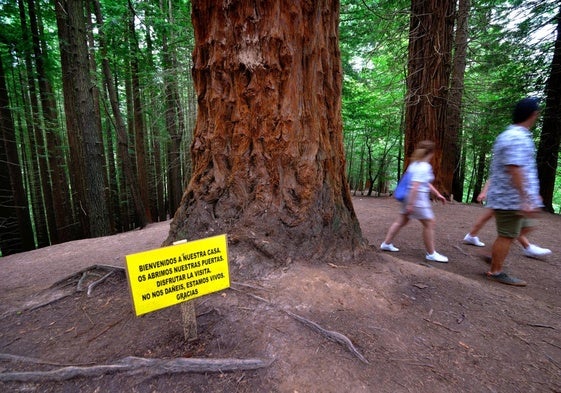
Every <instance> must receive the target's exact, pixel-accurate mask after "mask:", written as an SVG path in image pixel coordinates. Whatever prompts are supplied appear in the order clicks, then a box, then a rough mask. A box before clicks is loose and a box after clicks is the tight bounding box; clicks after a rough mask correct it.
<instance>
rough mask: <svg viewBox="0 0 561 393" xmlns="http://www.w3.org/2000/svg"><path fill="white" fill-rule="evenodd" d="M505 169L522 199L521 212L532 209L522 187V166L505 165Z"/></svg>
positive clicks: (528, 197) (526, 193)
mask: <svg viewBox="0 0 561 393" xmlns="http://www.w3.org/2000/svg"><path fill="white" fill-rule="evenodd" d="M506 171H507V172H508V174H509V175H510V177H511V179H512V185H513V186H514V188H516V190H517V191H518V193H519V194H520V200H521V201H522V203H521V206H520V210H521V211H523V212H531V211H533V210H534V208H533V207H532V204H531V202H530V196H529V195H528V192H527V191H526V189H525V188H524V174H523V172H522V168H521V167H519V166H517V165H506Z"/></svg>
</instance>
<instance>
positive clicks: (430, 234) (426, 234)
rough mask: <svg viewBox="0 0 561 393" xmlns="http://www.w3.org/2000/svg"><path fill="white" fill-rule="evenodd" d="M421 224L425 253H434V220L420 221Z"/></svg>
mask: <svg viewBox="0 0 561 393" xmlns="http://www.w3.org/2000/svg"><path fill="white" fill-rule="evenodd" d="M420 221H421V224H423V241H424V242H425V249H426V250H427V253H429V254H432V253H433V252H434V220H420Z"/></svg>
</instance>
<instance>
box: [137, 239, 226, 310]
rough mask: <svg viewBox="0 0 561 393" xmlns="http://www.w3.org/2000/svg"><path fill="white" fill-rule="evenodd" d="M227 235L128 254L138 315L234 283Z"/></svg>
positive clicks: (218, 289)
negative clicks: (229, 268) (231, 274)
mask: <svg viewBox="0 0 561 393" xmlns="http://www.w3.org/2000/svg"><path fill="white" fill-rule="evenodd" d="M227 247H228V243H227V241H226V235H219V236H214V237H209V238H206V239H200V240H195V241H192V242H188V243H183V244H178V245H174V246H169V247H163V248H158V249H155V250H150V251H145V252H141V253H138V254H131V255H127V256H126V268H127V277H128V280H129V286H130V289H131V295H132V301H133V304H134V310H135V313H136V315H137V316H138V315H142V314H146V313H149V312H152V311H155V310H159V309H160V308H165V307H169V306H173V305H174V304H178V303H181V302H184V301H186V300H192V299H195V298H197V297H200V296H203V295H207V294H209V293H212V292H216V291H220V290H222V289H225V288H228V287H230V275H229V271H228V249H227Z"/></svg>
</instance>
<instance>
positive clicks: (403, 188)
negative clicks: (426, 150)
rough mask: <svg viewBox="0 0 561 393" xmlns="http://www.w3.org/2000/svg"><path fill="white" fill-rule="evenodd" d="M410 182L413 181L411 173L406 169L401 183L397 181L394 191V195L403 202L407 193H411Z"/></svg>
mask: <svg viewBox="0 0 561 393" xmlns="http://www.w3.org/2000/svg"><path fill="white" fill-rule="evenodd" d="M409 183H411V173H410V172H409V171H405V173H404V174H403V176H401V179H400V180H399V183H397V187H396V188H395V191H394V192H393V196H394V198H395V199H397V200H398V201H400V202H403V201H404V200H405V199H406V198H407V195H408V194H409Z"/></svg>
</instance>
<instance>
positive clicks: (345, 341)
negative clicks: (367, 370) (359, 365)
mask: <svg viewBox="0 0 561 393" xmlns="http://www.w3.org/2000/svg"><path fill="white" fill-rule="evenodd" d="M284 312H285V313H287V314H288V315H290V316H291V317H292V318H294V319H296V320H298V321H300V322H302V323H303V324H304V325H306V326H308V327H310V328H312V329H313V330H315V331H317V332H319V333H320V334H321V335H323V336H325V337H327V338H328V339H330V340H331V341H335V342H336V343H339V344H341V345H342V346H343V347H345V348H347V349H348V350H349V352H350V353H352V354H353V355H354V356H356V357H357V358H358V359H359V360H360V361H361V362H363V363H366V364H370V363H369V362H368V360H366V358H365V357H364V356H363V355H362V354H361V353H360V352H359V351H358V350H357V349H356V348H355V346H354V345H353V343H352V342H351V340H349V338H348V337H347V336H345V335H344V334H341V333H339V332H335V331H333V330H327V329H324V328H322V327H321V326H320V325H318V324H317V323H315V322H313V321H310V320H309V319H306V318H304V317H302V316H300V315H298V314H294V313H292V312H290V311H287V310H284Z"/></svg>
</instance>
